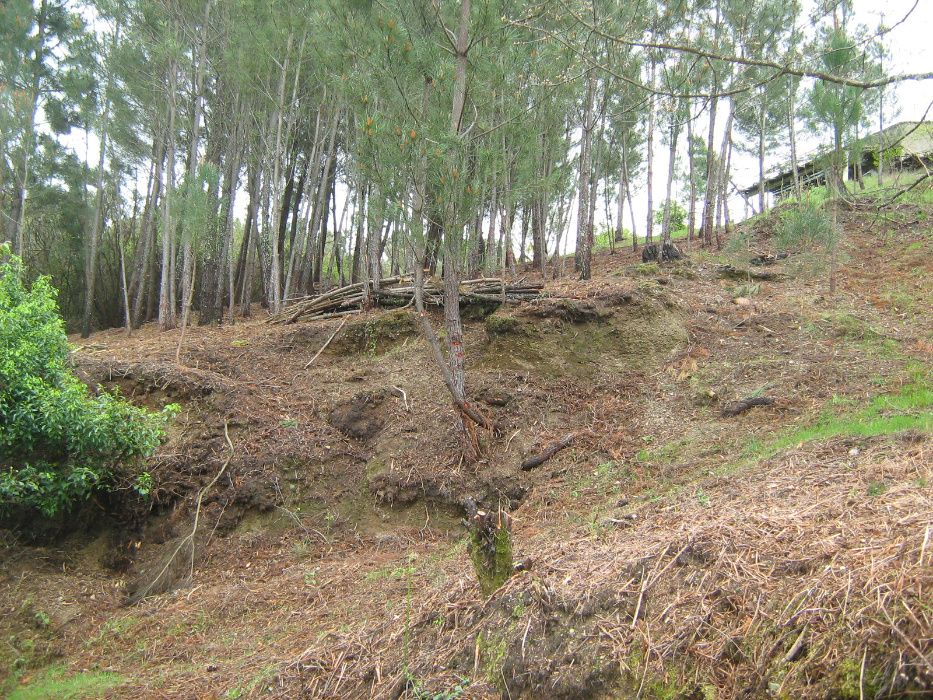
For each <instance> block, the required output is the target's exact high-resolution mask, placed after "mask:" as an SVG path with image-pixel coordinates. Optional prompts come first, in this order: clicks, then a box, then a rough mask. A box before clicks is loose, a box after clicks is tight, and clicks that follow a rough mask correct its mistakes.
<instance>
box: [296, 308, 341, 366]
mask: <svg viewBox="0 0 933 700" xmlns="http://www.w3.org/2000/svg"><path fill="white" fill-rule="evenodd" d="M346 323H347V319H346V317H344V319H343V320H342V321H341V322H340V325H339V326H337V330H335V331H334V332H333V333H331V334H330V338H328V339H327V342H325V343H324V344H323V345H322V346H321V349H320V350H318V351H317V352H316V353H314V357H312V358H311V359H310V360H308V364H306V365H305V366H304V367H303V368H302V369H308V367H310V366H311V365H312V364H314V361H315V360H316V359H317V358H319V357H320V356H321V353H322V352H324V351H325V350H327V346H328V345H330V344H331V342H332V341H333V340H334V338H336V337H337V334H338V333H339V332H340V329H341V328H343V327H344V326H345V325H346Z"/></svg>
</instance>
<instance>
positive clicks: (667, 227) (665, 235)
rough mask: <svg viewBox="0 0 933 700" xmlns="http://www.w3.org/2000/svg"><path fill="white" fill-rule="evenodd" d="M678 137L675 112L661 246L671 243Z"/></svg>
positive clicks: (672, 122)
mask: <svg viewBox="0 0 933 700" xmlns="http://www.w3.org/2000/svg"><path fill="white" fill-rule="evenodd" d="M679 137H680V125H679V124H678V123H677V115H676V111H675V113H674V114H672V115H671V130H670V141H671V143H670V149H669V150H670V153H669V157H668V161H667V187H666V189H665V194H664V215H663V218H662V219H661V244H662V245H664V244H665V243H670V241H671V206H672V205H673V203H672V201H671V198H672V197H673V189H674V166H675V165H676V163H677V141H678V140H679Z"/></svg>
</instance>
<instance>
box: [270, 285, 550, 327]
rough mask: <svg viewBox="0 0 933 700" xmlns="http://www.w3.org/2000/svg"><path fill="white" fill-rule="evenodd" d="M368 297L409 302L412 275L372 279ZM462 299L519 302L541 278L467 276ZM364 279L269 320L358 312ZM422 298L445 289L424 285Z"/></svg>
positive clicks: (434, 299)
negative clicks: (508, 279) (377, 281)
mask: <svg viewBox="0 0 933 700" xmlns="http://www.w3.org/2000/svg"><path fill="white" fill-rule="evenodd" d="M369 284H370V290H369V292H370V294H369V298H370V299H371V300H374V301H375V303H376V304H377V305H381V306H386V307H393V308H394V307H398V306H399V305H404V306H410V305H411V304H412V303H414V299H415V285H414V284H413V282H412V281H411V280H409V279H403V278H400V277H392V278H389V279H385V280H382V281H381V282H380V287H379V288H378V289H376V288H375V286H374V285H373V284H372V283H371V282H370V283H369ZM459 286H460V302H461V303H464V304H468V303H485V302H494V303H516V302H520V301H524V300H526V299H535V298H537V297H539V296H540V295H541V289H542V288H543V286H544V284H543V283H542V282H527V281H525V280H521V279H520V280H516V281H515V282H513V283H512V284H508V283H506V282H505V281H504V280H501V279H499V278H481V279H475V280H465V281H463V282H461V283H460V285H459ZM364 291H365V290H364V283H363V282H357V283H355V284H349V285H347V286H345V287H338V288H337V289H331V290H330V291H328V292H325V293H324V294H321V295H319V296H316V297H310V298H304V299H300V300H298V301H296V302H295V303H293V304H290V305H289V306H288V307H287V308H286V309H285V310H284V311H282V312H281V313H279V314H276V315H275V316H271V317H269V319H268V321H267V322H268V323H276V324H279V323H283V324H288V323H295V322H296V321H298V320H299V319H309V320H310V319H321V318H332V317H334V316H335V315H343V314H348V313H359V311H360V310H361V308H362V304H363V297H364ZM421 294H422V302H423V303H424V304H430V305H432V306H441V305H443V303H444V290H443V288H442V287H441V286H440V285H436V284H431V285H424V286H423V289H422V290H421Z"/></svg>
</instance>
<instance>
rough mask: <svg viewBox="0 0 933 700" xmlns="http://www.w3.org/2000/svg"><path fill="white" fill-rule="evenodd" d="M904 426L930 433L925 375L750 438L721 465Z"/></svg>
mask: <svg viewBox="0 0 933 700" xmlns="http://www.w3.org/2000/svg"><path fill="white" fill-rule="evenodd" d="M907 430H918V431H920V432H924V433H933V385H931V383H930V378H929V377H928V376H920V375H914V377H913V379H912V381H911V383H909V384H906V385H904V386H903V387H901V389H900V391H899V392H898V393H896V394H881V395H879V396H876V397H875V398H873V399H872V400H871V401H870V402H869V403H868V405H867V406H866V407H864V408H863V409H861V410H860V411H855V412H852V413H847V414H844V415H832V414H831V413H828V412H826V413H824V414H823V416H822V417H821V418H820V419H819V420H818V421H817V422H816V423H815V424H813V425H810V426H805V427H802V428H796V429H794V430H791V431H789V432H787V433H784V434H783V435H778V436H777V437H776V438H775V439H773V440H771V441H770V442H767V443H764V444H763V443H761V442H759V441H758V440H754V439H753V440H750V441H749V442H748V444H747V445H746V448H745V450H744V455H745V458H744V459H743V460H740V461H739V463H732V464H730V465H727V466H726V467H724V468H723V470H724V471H725V472H732V471H734V470H736V469H737V468H744V467H746V466H749V465H750V464H752V463H755V462H758V461H760V460H762V459H770V458H771V457H774V456H775V455H776V454H778V453H779V452H782V451H783V450H786V449H788V448H791V447H799V446H801V445H803V444H805V443H808V442H813V441H817V440H829V439H831V438H837V437H861V438H869V437H875V436H877V435H893V434H896V433H902V432H905V431H907Z"/></svg>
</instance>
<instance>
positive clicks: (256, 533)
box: [0, 207, 933, 698]
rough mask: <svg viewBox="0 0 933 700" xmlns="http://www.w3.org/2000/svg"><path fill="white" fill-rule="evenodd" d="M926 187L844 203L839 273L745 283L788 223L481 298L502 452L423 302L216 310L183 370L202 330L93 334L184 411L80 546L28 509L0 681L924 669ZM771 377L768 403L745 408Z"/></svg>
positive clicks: (931, 669)
mask: <svg viewBox="0 0 933 700" xmlns="http://www.w3.org/2000/svg"><path fill="white" fill-rule="evenodd" d="M929 216H930V212H929V211H923V210H920V209H916V208H912V207H904V208H902V209H900V210H898V211H896V212H893V213H892V214H890V215H887V216H886V217H885V218H884V219H876V220H874V221H872V220H871V219H868V218H866V217H865V216H864V215H856V214H848V215H847V216H846V222H845V223H846V228H847V231H848V233H849V236H848V242H847V248H848V261H847V263H846V265H845V268H844V270H843V271H842V273H841V278H840V279H841V290H842V291H841V292H840V293H839V294H838V295H837V296H836V297H835V298H833V299H830V298H827V297H826V296H825V286H826V285H825V282H824V281H823V280H822V279H821V278H818V277H812V276H808V275H806V274H805V271H804V270H803V269H801V268H799V266H797V265H796V264H795V256H794V255H791V256H790V258H788V259H787V260H786V261H782V263H781V264H779V265H778V266H774V267H768V268H767V271H768V272H769V273H773V274H772V279H770V280H762V279H758V278H754V277H749V276H748V275H747V274H746V275H744V279H742V277H743V274H742V271H748V270H753V271H754V270H756V269H757V268H753V267H751V266H750V265H749V260H750V258H751V257H753V256H754V255H756V254H758V253H762V252H769V251H770V238H769V228H770V220H768V219H765V220H763V221H759V222H757V223H753V224H751V227H752V228H751V229H750V230H752V232H753V235H752V238H751V239H750V240H751V243H750V244H749V246H748V248H746V249H741V250H734V251H733V253H732V254H731V255H730V256H729V257H728V259H727V258H726V257H724V256H720V255H718V254H713V253H709V252H706V251H701V250H693V251H691V252H690V254H689V256H688V260H687V261H685V262H682V263H677V264H675V265H665V266H662V267H657V266H655V265H641V264H639V262H638V259H637V258H636V257H635V256H633V255H632V254H631V253H630V252H618V253H616V254H608V253H605V254H602V255H600V256H599V257H598V258H597V260H596V262H595V266H594V269H595V274H594V279H593V280H591V281H589V282H586V283H582V282H578V281H571V280H570V277H569V275H568V276H567V277H564V278H563V279H562V280H559V281H553V280H548V282H547V285H546V288H545V292H546V296H545V297H544V298H542V299H540V300H537V301H534V302H527V303H523V304H521V305H515V306H507V307H501V308H499V309H498V310H492V309H485V310H474V311H475V314H474V316H473V317H472V318H471V320H470V321H469V322H468V323H467V329H466V341H467V356H468V363H469V365H468V372H469V375H468V377H469V379H468V381H469V387H468V388H469V392H470V395H471V396H472V397H474V398H475V400H476V401H477V403H478V405H479V406H481V407H482V410H483V411H485V412H486V413H488V414H489V415H490V416H491V417H492V418H493V419H494V420H495V422H496V423H497V425H498V427H499V434H498V435H491V434H490V435H483V436H482V442H483V447H484V453H483V457H482V459H481V460H479V461H478V462H470V461H468V460H465V459H464V458H463V450H462V444H461V439H460V436H459V435H458V434H457V432H456V431H455V429H454V427H453V420H452V415H453V414H452V410H451V407H450V403H449V400H448V399H447V398H446V393H445V389H444V386H443V384H442V382H441V380H440V378H439V375H438V372H437V371H436V368H435V367H434V366H433V364H432V361H431V358H430V354H429V353H428V351H427V348H426V346H425V343H424V341H423V340H422V338H421V337H420V335H419V333H418V331H417V326H416V324H415V323H413V319H412V316H411V315H410V312H408V311H404V310H403V311H394V312H380V311H377V312H372V313H369V314H366V315H362V316H359V317H354V318H352V319H351V320H349V321H348V322H347V323H346V325H345V327H344V328H343V329H341V332H340V333H339V334H338V335H337V337H336V339H335V340H334V342H333V343H332V344H331V345H330V346H329V347H328V348H327V350H326V351H325V352H324V353H322V354H321V356H320V357H319V358H318V359H317V360H315V361H314V362H313V363H312V364H311V365H310V366H306V365H307V363H308V361H309V360H310V359H311V358H312V357H313V356H314V355H315V354H316V353H317V352H318V350H319V349H320V348H321V346H322V345H323V344H324V343H325V341H327V339H328V338H329V337H330V336H331V334H332V333H333V332H334V331H335V330H336V329H337V328H338V326H339V325H340V323H341V321H340V319H331V320H327V321H314V322H307V323H298V324H295V325H287V326H275V325H269V324H266V323H264V322H263V321H262V320H261V319H256V320H253V321H249V322H245V323H239V324H237V325H236V326H233V327H220V328H217V327H194V328H191V329H189V331H188V334H187V339H186V343H185V348H184V351H183V355H182V357H183V363H182V365H181V366H179V365H176V364H175V363H174V362H173V359H174V354H175V347H176V345H177V342H178V333H177V331H176V332H168V333H163V334H160V333H158V332H157V331H156V330H155V329H152V328H145V329H143V330H142V331H140V332H138V333H136V334H134V336H133V337H132V338H126V337H124V336H123V335H122V334H121V333H120V332H118V331H109V332H104V333H98V334H96V335H95V336H93V337H92V338H91V340H90V341H89V342H84V343H79V347H78V348H77V350H76V352H75V361H76V364H77V366H78V368H79V369H80V371H81V372H82V373H83V376H84V377H85V378H86V379H87V380H88V381H89V382H90V383H92V384H94V383H101V384H103V385H104V386H107V387H114V386H119V387H120V388H121V390H122V391H123V393H124V394H126V395H127V396H130V397H132V398H133V399H134V400H137V401H139V402H142V403H146V404H150V405H161V404H164V403H166V402H169V401H177V402H179V403H181V405H182V407H183V412H182V414H181V416H180V418H179V420H178V421H177V423H176V424H175V426H174V427H173V428H172V433H171V436H170V440H169V441H168V442H167V444H166V445H164V446H163V448H162V449H161V451H160V453H159V454H158V455H157V457H156V459H155V460H154V462H153V464H152V465H151V467H150V471H151V473H152V475H153V477H154V482H155V484H156V489H155V490H154V492H153V494H152V497H151V499H150V500H149V501H147V502H145V503H135V504H133V503H130V504H129V506H131V507H128V506H127V503H123V504H122V506H123V507H122V508H121V511H120V516H119V517H118V518H117V519H116V520H113V519H111V521H110V525H109V526H106V527H102V528H98V529H97V530H94V531H92V532H91V534H87V533H82V532H78V533H75V534H73V535H71V536H66V537H64V538H63V539H62V540H61V541H60V542H59V543H57V544H56V545H54V546H50V545H46V546H29V545H27V544H23V543H17V542H16V541H15V540H14V538H13V537H12V535H8V536H7V540H6V543H7V545H8V546H6V547H5V548H3V549H2V550H0V557H2V562H3V566H2V569H0V605H2V607H3V618H2V622H0V632H2V635H3V636H2V638H3V640H4V642H3V645H2V648H0V662H2V666H0V677H2V675H3V674H5V675H6V680H5V681H0V689H5V690H6V691H8V692H9V693H11V694H12V695H11V697H55V696H66V694H67V693H68V692H73V695H71V696H70V697H98V696H104V697H114V698H136V697H166V698H176V697H186V698H187V697H204V698H213V697H227V698H236V697H260V696H261V697H281V698H292V697H309V698H338V697H339V698H363V697H378V698H400V697H407V698H415V697H418V698H420V697H432V698H433V697H437V698H456V697H464V698H486V697H511V698H519V697H525V698H561V697H563V698H586V697H592V698H629V697H635V696H641V697H657V698H675V697H683V698H738V697H803V698H810V697H813V698H825V697H836V698H860V697H866V698H868V697H877V696H886V695H887V696H897V695H898V694H914V695H915V696H916V695H922V694H924V693H929V692H931V688H933V666H931V660H933V608H931V606H930V597H931V591H933V541H931V538H933V489H931V486H930V484H931V479H933V474H931V472H933V457H931V455H933V441H931V432H933V381H931V369H930V366H931V359H933V308H931V305H930V303H929V300H930V299H931V298H933V274H931V273H933V263H931V260H933V229H931V227H930V223H929V222H930V219H929V218H928V217H929ZM725 263H728V264H731V265H732V266H733V267H732V268H731V269H729V270H725V271H724V270H722V269H721V265H723V264H725ZM736 270H739V272H738V273H737V272H736ZM528 274H529V275H530V273H528ZM490 312H491V313H490ZM750 397H751V398H754V397H768V398H771V399H773V403H772V404H771V405H766V406H759V407H755V408H752V409H751V410H748V411H745V412H742V413H739V414H738V415H734V416H727V415H725V414H727V413H729V411H727V410H724V409H727V408H729V407H731V406H732V405H733V403H734V402H736V401H738V400H741V399H746V398H750ZM566 433H574V434H575V435H576V439H575V441H574V443H573V445H572V446H571V447H570V448H568V449H565V450H563V451H561V452H559V453H558V454H557V455H556V456H555V457H553V458H552V459H551V460H549V461H547V462H546V463H545V464H544V465H542V466H541V467H539V468H537V469H534V470H531V471H522V470H521V469H520V464H521V461H522V459H523V458H525V457H526V456H528V455H529V454H534V453H536V452H538V451H540V450H541V448H542V447H543V446H545V445H547V444H548V443H550V442H551V441H553V440H555V439H558V438H559V437H561V436H562V435H564V434H566ZM228 438H229V442H228ZM231 445H232V450H231V449H230V447H231ZM218 474H220V476H219V478H217V480H216V482H215V483H214V484H213V486H212V487H211V488H209V489H205V487H206V486H207V485H208V484H210V483H211V482H212V480H213V479H214V478H215V477H216V476H217V475H218ZM199 494H200V495H201V496H202V498H201V508H200V513H199V517H198V525H197V526H196V527H195V526H194V522H193V521H194V514H195V506H196V503H197V501H198V497H199ZM467 497H469V498H472V499H474V500H476V501H477V502H479V503H481V504H483V505H485V506H486V507H490V508H497V507H502V508H503V509H507V510H508V511H509V512H510V513H511V515H512V517H513V523H514V525H513V530H514V548H515V554H516V558H517V559H521V560H523V561H525V562H526V564H527V567H526V568H527V570H524V571H521V572H519V573H516V574H515V575H514V576H513V577H512V578H511V579H510V580H509V582H508V583H507V584H506V585H505V586H503V587H502V588H501V589H500V590H499V591H497V592H496V593H495V594H494V595H493V596H492V597H491V598H488V599H485V598H483V597H482V596H481V595H480V591H479V586H478V584H477V581H476V576H475V574H474V572H473V570H472V566H471V563H470V561H469V558H468V556H467V554H466V551H465V545H464V542H465V540H464V535H465V531H464V529H463V527H462V525H461V517H462V513H463V511H462V503H463V500H464V499H465V498H467ZM101 507H107V508H112V504H101ZM189 543H193V545H194V556H193V557H192V556H191V548H190V547H189V546H188V545H189ZM176 552H181V556H176V557H174V558H173V557H172V555H173V554H174V553H176ZM30 693H32V694H30Z"/></svg>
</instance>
